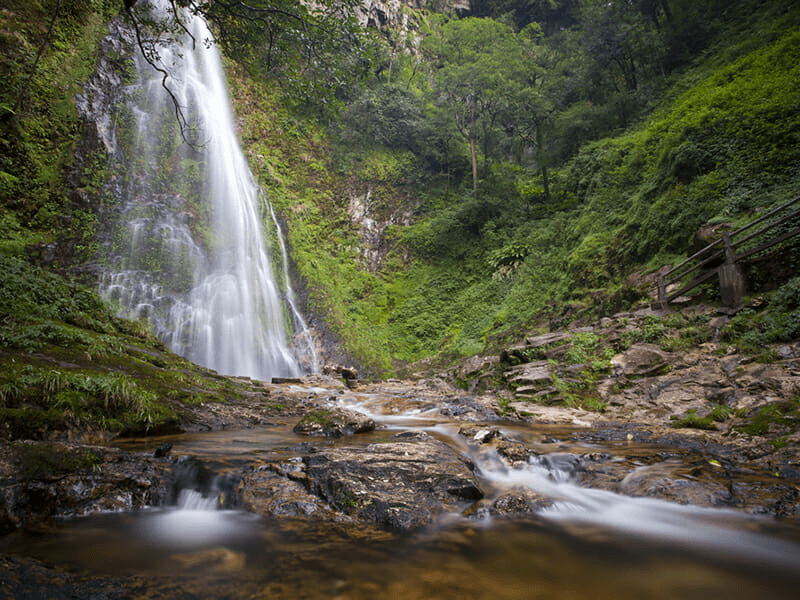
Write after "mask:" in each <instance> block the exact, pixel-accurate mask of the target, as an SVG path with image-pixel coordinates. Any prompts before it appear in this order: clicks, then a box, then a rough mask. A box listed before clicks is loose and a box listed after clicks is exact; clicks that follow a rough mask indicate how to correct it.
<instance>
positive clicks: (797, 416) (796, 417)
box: [736, 399, 800, 436]
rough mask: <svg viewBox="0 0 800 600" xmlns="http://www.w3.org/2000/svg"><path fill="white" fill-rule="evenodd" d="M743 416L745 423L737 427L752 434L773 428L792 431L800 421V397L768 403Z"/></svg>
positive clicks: (763, 432)
mask: <svg viewBox="0 0 800 600" xmlns="http://www.w3.org/2000/svg"><path fill="white" fill-rule="evenodd" d="M742 418H743V420H744V423H740V424H738V425H736V429H737V430H738V431H741V432H742V433H746V434H747V435H750V436H758V435H766V434H768V433H770V431H771V430H773V429H776V430H778V431H780V432H782V433H792V432H794V431H796V430H797V424H798V422H800V399H795V400H794V401H790V402H779V403H773V404H768V405H766V406H762V407H761V408H759V409H758V410H757V411H755V412H754V413H752V414H750V415H749V416H748V415H743V417H742Z"/></svg>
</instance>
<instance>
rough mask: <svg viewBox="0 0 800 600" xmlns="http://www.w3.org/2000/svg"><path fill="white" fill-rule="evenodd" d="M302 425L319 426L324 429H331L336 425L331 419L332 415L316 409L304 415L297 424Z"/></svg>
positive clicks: (325, 410)
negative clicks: (312, 424)
mask: <svg viewBox="0 0 800 600" xmlns="http://www.w3.org/2000/svg"><path fill="white" fill-rule="evenodd" d="M303 423H314V424H317V425H321V426H322V427H323V428H324V429H332V428H334V427H336V424H337V423H336V420H335V419H334V418H333V413H332V412H331V411H329V410H327V409H324V408H317V409H314V410H312V411H311V412H308V413H306V414H305V415H304V416H303V418H302V419H300V422H299V423H298V424H303Z"/></svg>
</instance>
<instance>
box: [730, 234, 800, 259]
mask: <svg viewBox="0 0 800 600" xmlns="http://www.w3.org/2000/svg"><path fill="white" fill-rule="evenodd" d="M798 234H800V227H795V228H794V229H793V230H791V231H786V232H784V233H783V234H782V235H779V236H778V237H776V238H774V239H772V240H771V241H769V242H765V243H763V244H761V245H760V246H758V247H757V248H753V249H752V250H748V251H747V252H743V253H742V254H739V255H738V256H737V257H736V260H737V261H740V260H744V259H745V258H748V257H750V256H752V255H753V254H758V253H759V252H763V251H764V250H766V249H768V248H772V246H775V245H777V244H780V243H781V242H785V241H786V240H788V239H790V238H793V237H794V236H796V235H798Z"/></svg>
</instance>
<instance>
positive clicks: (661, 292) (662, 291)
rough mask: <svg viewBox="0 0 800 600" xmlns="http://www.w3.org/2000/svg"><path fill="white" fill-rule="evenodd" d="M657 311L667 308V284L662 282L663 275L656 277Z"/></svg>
mask: <svg viewBox="0 0 800 600" xmlns="http://www.w3.org/2000/svg"><path fill="white" fill-rule="evenodd" d="M657 308H658V309H664V308H667V284H666V282H665V281H664V274H663V273H659V275H658V307H657Z"/></svg>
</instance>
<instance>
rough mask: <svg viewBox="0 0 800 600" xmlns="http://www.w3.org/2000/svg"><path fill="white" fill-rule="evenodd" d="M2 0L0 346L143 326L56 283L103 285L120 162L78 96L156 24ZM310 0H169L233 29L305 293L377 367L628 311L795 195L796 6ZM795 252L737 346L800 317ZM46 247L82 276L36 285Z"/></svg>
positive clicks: (263, 160)
mask: <svg viewBox="0 0 800 600" xmlns="http://www.w3.org/2000/svg"><path fill="white" fill-rule="evenodd" d="M2 4H3V7H2V11H1V12H0V35H1V36H2V37H1V39H0V44H2V49H3V53H2V63H1V64H0V73H2V77H3V79H4V81H6V82H7V84H6V85H5V86H4V88H3V90H2V91H0V202H2V212H0V238H1V239H0V260H2V261H3V267H2V271H3V273H4V275H3V277H4V278H5V280H4V283H3V292H2V294H3V297H2V300H1V301H2V319H3V322H2V327H3V329H2V333H1V334H0V345H2V347H4V348H17V349H18V348H23V347H24V348H35V347H37V343H40V342H41V341H42V340H44V341H45V342H46V341H50V342H52V341H53V339H51V338H53V336H55V337H58V336H62V337H64V336H65V335H66V336H67V337H69V335H67V334H66V333H64V331H63V330H61V329H59V328H58V327H56V326H55V325H47V323H52V322H54V321H60V320H64V319H67V320H69V319H71V320H72V322H73V324H74V325H79V326H88V327H89V328H90V329H91V328H92V327H95V329H97V330H101V331H105V330H109V329H113V328H114V327H117V328H122V329H125V327H128V329H129V326H125V327H123V326H122V325H120V324H119V323H117V324H116V325H111V324H107V325H102V326H101V325H99V324H98V323H100V322H101V321H102V322H103V323H106V322H107V323H112V321H104V319H106V318H107V317H105V316H104V317H99V316H97V313H96V312H95V311H100V310H101V309H100V308H97V307H95V306H94V304H93V303H94V300H90V299H88V298H89V296H87V297H86V298H84V297H83V296H81V298H83V300H82V302H83V303H84V304H86V306H83V305H81V306H79V307H76V306H75V304H74V300H70V303H67V302H66V301H62V300H59V298H60V294H62V293H64V294H72V292H69V291H68V290H72V289H74V288H73V286H74V285H77V284H76V283H72V280H76V281H78V282H79V283H81V284H84V285H88V286H90V287H92V286H94V285H95V282H94V281H93V279H92V278H93V276H94V273H95V271H94V269H93V265H94V264H95V262H96V261H97V255H98V252H99V244H98V235H99V232H100V231H101V230H102V227H103V223H102V220H103V215H104V214H106V211H107V210H108V206H107V203H108V202H109V192H108V190H109V180H110V178H112V175H113V173H114V172H115V169H118V168H119V165H114V164H112V161H111V160H110V158H109V157H108V156H107V154H106V153H104V151H103V148H89V149H87V148H85V147H83V146H82V145H81V139H82V138H81V136H82V133H83V129H82V123H81V121H80V119H79V118H78V117H77V114H76V111H75V106H74V104H75V97H76V95H77V94H80V93H81V90H82V87H81V86H82V85H83V82H84V81H85V80H86V79H87V77H88V76H89V75H90V74H91V73H92V72H93V70H94V68H95V61H96V55H97V48H98V42H99V40H100V39H101V38H102V37H103V36H104V35H106V34H107V32H108V28H107V23H108V22H109V21H110V20H111V19H112V18H115V17H116V16H118V15H121V18H125V19H129V20H132V21H133V22H135V23H136V24H138V25H139V26H141V27H142V28H146V27H150V28H151V29H152V28H153V27H155V25H153V24H152V23H147V22H146V19H145V17H143V16H142V13H141V12H139V11H140V9H141V6H140V5H139V3H132V2H126V3H125V5H123V3H122V2H119V1H117V0H76V1H74V2H63V1H61V0H38V1H36V2H14V1H6V2H3V3H2ZM315 4H316V5H317V8H318V9H319V11H318V12H317V13H311V12H309V10H307V9H306V8H303V7H302V6H295V5H294V3H290V2H283V1H282V0H258V1H255V0H254V1H253V2H249V3H241V2H217V3H213V2H212V3H208V2H194V1H192V2H180V1H179V2H177V3H173V4H172V6H174V7H178V6H184V5H186V6H188V7H189V8H190V9H192V10H195V11H198V12H200V13H202V14H203V15H204V16H205V17H206V18H207V19H208V21H209V22H210V23H211V25H212V28H214V31H215V32H217V34H216V35H217V38H218V39H217V42H218V43H219V44H220V45H221V47H222V49H223V50H224V52H225V54H226V57H227V69H228V74H229V84H230V86H231V97H232V101H233V102H234V107H235V111H236V113H237V115H238V118H239V126H240V133H241V140H242V144H243V146H244V148H245V151H246V154H247V156H248V158H249V160H250V163H251V168H252V169H253V171H254V173H255V174H256V177H257V178H258V180H259V183H260V184H261V186H262V187H263V188H264V190H265V192H266V193H267V195H268V197H269V199H270V201H271V202H272V204H273V205H274V207H275V208H276V210H277V211H278V213H279V214H280V215H281V217H282V219H284V220H285V222H286V225H287V233H288V239H289V243H290V246H291V254H292V258H293V263H294V267H295V278H296V280H297V281H298V283H300V284H301V287H302V288H303V289H304V298H305V301H306V307H307V313H308V314H309V316H310V317H311V319H312V321H313V322H314V323H315V324H316V325H317V326H318V327H323V326H324V327H325V328H327V329H329V330H330V331H332V332H333V333H334V334H336V336H338V338H339V339H340V340H341V342H342V344H343V345H344V347H345V349H346V351H347V353H348V354H349V355H350V357H351V358H352V359H353V360H354V361H356V362H357V363H358V364H360V366H361V367H362V368H363V369H364V370H365V371H366V372H368V373H372V374H375V375H388V374H394V373H400V372H402V371H403V370H404V369H405V368H406V367H407V366H408V365H413V364H414V363H416V362H417V361H419V360H421V359H434V361H435V363H437V364H441V363H447V362H449V361H453V360H457V359H459V358H463V357H467V356H470V355H473V354H477V353H481V352H483V351H486V350H487V349H489V348H491V347H492V346H494V345H496V344H500V343H503V342H506V341H509V340H513V339H514V338H515V337H519V336H521V335H523V334H524V333H525V332H528V331H531V330H534V329H537V328H539V329H541V330H545V329H547V328H548V327H550V326H553V325H554V324H558V325H561V324H565V323H567V322H569V321H571V320H574V319H580V318H583V319H588V318H596V317H597V316H601V315H604V314H610V313H613V312H616V311H619V310H622V309H627V308H629V307H630V306H632V305H634V304H636V303H637V302H640V301H642V300H644V299H646V298H647V297H648V294H652V288H653V285H654V281H655V276H654V273H655V272H656V271H657V270H658V269H659V268H661V267H664V266H665V265H673V264H676V263H677V262H680V261H681V260H683V258H685V257H686V255H687V251H689V249H690V248H692V247H693V246H692V244H693V240H694V238H695V236H696V234H697V232H698V230H700V228H701V227H702V226H704V225H724V226H727V227H728V228H729V229H730V228H733V227H736V226H738V225H741V224H743V223H746V222H748V221H750V220H753V219H756V218H757V217H758V216H759V215H760V214H762V213H763V212H764V211H765V210H768V209H769V208H770V207H772V206H774V205H777V204H780V203H783V202H786V201H788V200H790V199H791V198H792V197H794V196H796V195H797V194H798V180H800V111H798V100H799V99H800V86H798V81H800V66H798V65H800V33H798V32H800V10H799V9H800V6H798V4H797V3H796V2H792V1H785V0H784V1H779V0H770V1H755V0H736V1H726V2H722V1H718V0H703V1H700V2H698V1H688V0H641V1H638V2H617V1H614V2H608V1H602V2H601V1H599V0H563V1H561V0H508V1H505V2H501V1H497V2H482V1H474V2H472V3H471V8H470V10H464V7H463V6H461V5H458V6H457V5H456V4H455V3H450V2H446V1H441V0H435V1H430V2H420V3H409V4H408V5H403V6H402V8H401V9H400V12H399V13H398V14H397V15H394V17H393V19H392V20H388V21H386V22H384V23H380V22H378V23H375V22H373V23H372V24H373V25H374V26H373V27H362V26H360V25H359V23H358V19H357V18H356V15H357V11H356V12H353V11H355V9H356V8H357V5H359V4H360V3H357V2H349V3H348V2H318V3H315ZM420 5H421V6H420ZM139 43H140V45H141V44H142V42H141V41H140V42H139ZM143 49H145V50H146V49H147V46H146V43H145V46H144V47H143ZM119 69H120V72H121V73H125V72H126V69H130V65H129V64H127V63H126V62H125V59H123V58H122V57H121V58H120V64H119ZM166 82H167V83H166V85H169V81H168V79H167V80H166ZM176 118H177V119H180V118H182V116H181V114H180V111H178V114H177V115H176ZM185 141H186V143H188V144H190V143H191V140H190V139H189V140H185ZM797 260H798V256H797V253H796V252H793V251H791V249H790V250H788V251H787V252H786V253H785V255H784V256H783V258H782V260H781V261H779V264H777V265H773V267H772V268H770V269H769V270H768V271H763V270H762V271H761V272H755V273H750V274H749V279H750V281H751V282H752V291H753V292H754V293H769V292H770V291H772V290H774V289H775V288H777V287H778V286H779V285H782V284H784V283H786V282H787V281H788V282H789V284H788V286H789V287H787V288H785V291H784V292H783V296H782V297H786V298H785V301H784V302H782V303H781V304H776V306H777V307H779V309H780V310H777V309H776V311H775V312H774V314H770V313H769V311H768V310H767V311H766V312H761V313H755V312H753V311H750V312H749V313H747V314H744V315H743V316H741V317H740V321H739V322H738V325H737V326H738V327H739V331H746V332H748V333H747V335H748V336H749V337H747V339H746V340H744V341H743V342H742V343H748V344H750V345H751V346H755V347H757V346H758V345H760V344H762V343H764V342H768V341H777V340H781V339H795V338H796V337H797V335H798V333H800V331H799V330H800V317H798V314H800V313H798V304H800V285H798V284H797V280H794V281H790V280H791V277H792V275H793V274H794V273H796V272H797V267H798V265H797ZM40 268H44V269H45V270H46V271H47V272H48V277H54V278H60V277H64V278H66V279H65V280H64V281H63V282H61V280H60V279H59V282H60V283H57V282H56V280H55V279H54V280H53V283H52V284H48V286H45V287H44V288H43V289H41V290H38V292H39V293H40V297H38V298H34V299H30V296H31V295H36V292H37V290H36V289H35V288H36V285H35V284H33V283H31V282H32V281H35V280H36V278H37V277H40V276H43V275H40V271H39V270H38V269H40ZM46 281H50V280H49V279H48V280H46ZM59 286H61V287H59ZM45 292H46V293H45ZM703 293H704V294H706V297H707V300H709V301H715V294H717V293H718V292H717V291H715V290H714V289H713V287H712V286H708V288H707V289H705V290H703ZM23 300H24V302H23ZM29 300H30V302H29ZM67 304H69V306H67ZM45 305H46V306H45ZM59 307H62V308H63V311H61V312H59V311H60V310H61V308H59ZM65 315H67V317H65ZM108 318H110V317H108ZM31 319H34V320H36V319H38V320H36V323H37V327H38V329H36V328H31ZM48 327H49V329H48ZM128 329H125V330H126V331H127V330H128ZM70 335H73V334H70ZM37 336H39V337H38V338H37ZM34 338H36V339H34ZM37 340H38V341H37ZM72 341H73V342H74V340H72ZM67 342H70V340H67ZM67 342H65V343H67ZM42 343H43V342H42ZM70 343H71V342H70Z"/></svg>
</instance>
